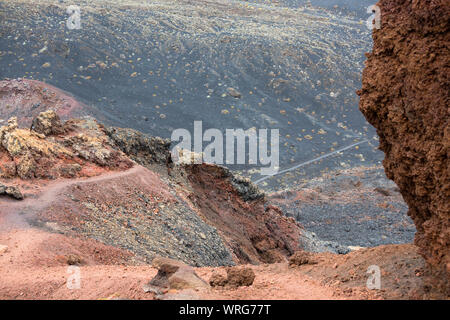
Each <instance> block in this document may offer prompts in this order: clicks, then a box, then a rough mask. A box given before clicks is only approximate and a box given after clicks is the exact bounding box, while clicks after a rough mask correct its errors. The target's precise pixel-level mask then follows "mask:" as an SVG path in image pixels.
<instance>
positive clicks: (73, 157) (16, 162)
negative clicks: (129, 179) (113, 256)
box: [0, 111, 133, 179]
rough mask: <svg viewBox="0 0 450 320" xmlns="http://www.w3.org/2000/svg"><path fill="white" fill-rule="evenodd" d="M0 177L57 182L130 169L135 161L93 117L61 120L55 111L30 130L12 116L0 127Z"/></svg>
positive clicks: (33, 125)
mask: <svg viewBox="0 0 450 320" xmlns="http://www.w3.org/2000/svg"><path fill="white" fill-rule="evenodd" d="M0 160H1V161H0V178H6V179H11V178H15V177H19V178H21V179H56V178H58V177H66V178H73V177H80V176H91V175H96V174H100V173H102V172H104V171H105V170H123V169H127V168H130V167H131V166H132V165H133V162H132V161H131V160H130V159H129V158H128V157H127V156H126V155H125V154H124V153H122V152H121V151H119V150H116V149H115V146H113V145H111V144H110V143H109V138H108V136H106V134H105V133H104V131H103V127H102V126H101V125H100V124H98V123H97V121H96V120H94V119H92V118H85V119H73V120H70V121H67V122H65V123H64V124H63V123H62V122H61V121H60V119H59V117H58V115H57V114H56V113H55V112H54V111H46V112H42V113H40V114H39V115H38V116H37V117H36V118H35V119H34V120H33V121H32V127H31V130H30V129H23V128H20V127H19V125H18V120H17V118H16V117H13V118H11V119H9V120H8V124H7V125H5V126H2V127H0Z"/></svg>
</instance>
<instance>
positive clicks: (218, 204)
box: [185, 164, 302, 264]
mask: <svg viewBox="0 0 450 320" xmlns="http://www.w3.org/2000/svg"><path fill="white" fill-rule="evenodd" d="M185 170H186V171H187V173H188V179H189V182H190V185H191V186H192V189H193V193H192V194H191V195H190V200H191V201H192V202H193V204H195V206H196V207H197V208H198V210H199V211H200V216H201V217H202V218H203V220H204V221H205V222H207V223H208V224H209V225H212V226H214V227H215V228H217V229H218V230H220V231H221V235H222V237H223V238H224V240H225V242H226V244H227V246H228V247H229V248H230V249H231V251H232V253H233V256H234V260H235V261H236V262H238V263H243V264H245V263H252V264H258V263H261V262H263V263H274V262H281V261H284V260H286V259H287V257H288V256H289V255H291V254H293V253H294V252H295V251H297V250H298V249H299V239H300V236H301V233H302V228H301V227H300V226H299V225H298V224H297V222H296V221H295V220H293V219H289V218H287V217H286V216H284V215H283V213H282V211H281V210H280V209H279V208H277V207H275V206H267V203H266V201H265V199H264V194H263V193H261V192H260V191H259V190H258V188H256V187H255V186H254V185H253V184H252V183H251V182H249V181H248V180H245V179H240V178H238V177H236V176H234V175H232V174H231V173H230V172H229V171H228V170H227V169H226V168H223V167H219V166H216V165H210V164H198V165H197V164H194V165H188V166H186V167H185Z"/></svg>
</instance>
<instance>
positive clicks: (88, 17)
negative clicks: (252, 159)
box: [0, 0, 382, 188]
mask: <svg viewBox="0 0 450 320" xmlns="http://www.w3.org/2000/svg"><path fill="white" fill-rule="evenodd" d="M307 2H308V1H300V0H299V1H294V0H292V1H290V0H289V1H280V2H277V3H271V2H269V1H253V2H247V1H231V2H230V1H222V0H214V1H208V2H206V1H168V0H158V1H151V2H150V1H109V0H96V1H78V2H77V5H79V6H80V8H81V23H82V29H80V30H69V29H67V27H66V20H67V18H68V14H67V13H66V9H67V6H68V5H69V4H72V3H69V2H67V1H51V0H41V1H38V2H36V1H33V2H30V1H29V0H19V1H9V0H3V1H1V2H0V15H1V20H0V21H1V22H0V33H1V39H0V51H1V52H0V76H1V78H5V77H8V78H17V77H26V78H33V79H37V80H42V81H44V82H48V83H50V84H52V85H55V86H56V87H59V88H61V89H64V90H66V91H67V92H70V93H72V94H74V95H75V96H76V97H77V98H79V99H80V100H81V101H83V102H85V103H86V104H88V105H91V106H93V107H94V108H95V109H96V114H95V116H96V117H97V118H100V120H102V121H105V122H107V123H109V124H112V125H117V126H121V127H131V128H134V129H137V130H140V131H142V132H146V133H149V134H151V135H157V136H162V137H170V134H171V132H172V131H173V129H176V128H185V129H188V130H189V131H191V132H192V131H193V121H194V120H202V121H203V129H204V130H206V129H207V128H218V129H221V130H224V129H225V128H243V129H248V128H252V127H254V128H257V129H259V128H275V129H279V130H280V135H281V140H280V158H281V159H280V162H281V163H280V168H281V169H284V168H288V167H290V166H292V165H294V164H296V163H301V162H303V161H307V160H310V159H313V158H315V157H318V156H321V155H323V154H326V153H328V152H330V151H333V150H336V149H339V148H340V147H344V146H347V145H350V144H352V143H354V142H357V141H363V140H365V139H369V140H370V141H371V142H373V143H371V144H367V143H366V144H363V145H361V146H360V149H359V150H358V151H357V152H355V150H349V151H348V152H345V153H342V154H338V155H334V156H333V157H330V158H327V159H324V160H322V161H319V162H317V163H315V164H313V165H311V166H308V168H307V169H303V170H298V171H296V172H293V173H292V174H291V176H293V177H292V179H291V180H289V179H287V177H285V176H280V177H276V178H273V179H268V180H267V183H268V185H267V187H276V188H278V187H280V186H281V187H286V186H288V185H290V183H291V181H294V180H297V179H298V178H299V177H305V178H309V177H313V176H317V175H319V174H320V173H321V172H322V171H324V170H328V169H329V170H334V169H337V168H341V167H343V166H344V167H345V166H347V167H354V166H358V165H361V164H367V163H369V164H373V163H378V162H379V161H380V159H381V158H382V155H381V154H380V153H379V152H377V151H376V150H375V145H376V144H377V142H376V140H373V137H374V136H375V131H374V130H373V129H372V128H371V127H370V126H369V125H368V124H367V123H366V121H365V119H364V118H363V116H362V115H361V114H360V112H359V111H358V107H357V105H358V97H357V96H356V94H355V90H356V89H358V88H359V87H360V82H361V71H362V68H363V61H364V59H365V58H364V53H365V52H367V51H369V50H370V44H371V37H370V30H368V29H367V28H366V26H365V24H364V22H365V20H366V19H367V17H368V14H367V13H365V10H364V8H365V7H366V5H368V4H370V3H366V1H362V2H361V1H355V2H352V1H349V2H346V4H345V3H343V2H342V1H312V6H307ZM349 3H354V4H353V5H349ZM334 4H338V8H334ZM229 87H231V88H234V89H236V90H238V91H239V92H240V93H241V97H240V98H235V97H232V96H230V95H229V94H227V88H229ZM231 169H235V170H244V171H245V172H244V175H247V176H248V175H250V176H252V178H253V179H254V180H256V179H258V178H260V176H259V174H258V172H257V170H249V169H252V168H248V167H245V166H232V167H231ZM262 187H263V188H264V187H265V186H264V185H262Z"/></svg>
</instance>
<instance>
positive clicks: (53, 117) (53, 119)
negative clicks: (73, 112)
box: [31, 110, 64, 136]
mask: <svg viewBox="0 0 450 320" xmlns="http://www.w3.org/2000/svg"><path fill="white" fill-rule="evenodd" d="M31 130H33V131H35V132H37V133H42V134H43V135H45V136H48V135H52V134H62V133H63V132H64V130H63V126H62V123H61V119H60V118H59V116H58V115H57V114H56V112H55V111H53V110H47V111H45V112H41V113H40V114H39V115H38V116H37V117H36V118H34V119H33V122H32V123H31Z"/></svg>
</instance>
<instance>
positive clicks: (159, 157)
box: [105, 127, 170, 166]
mask: <svg viewBox="0 0 450 320" xmlns="http://www.w3.org/2000/svg"><path fill="white" fill-rule="evenodd" d="M105 132H106V134H107V135H108V136H109V137H110V138H111V140H112V143H113V144H114V145H115V146H117V148H118V149H120V150H122V151H123V152H124V153H125V154H126V155H128V156H129V157H130V158H131V159H133V160H134V161H136V162H137V163H139V164H140V165H142V166H150V165H153V164H159V165H164V166H165V165H167V164H168V163H169V161H170V139H162V138H160V137H149V136H147V135H146V134H144V133H142V132H139V131H136V130H133V129H122V128H116V127H109V128H106V129H105Z"/></svg>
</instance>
